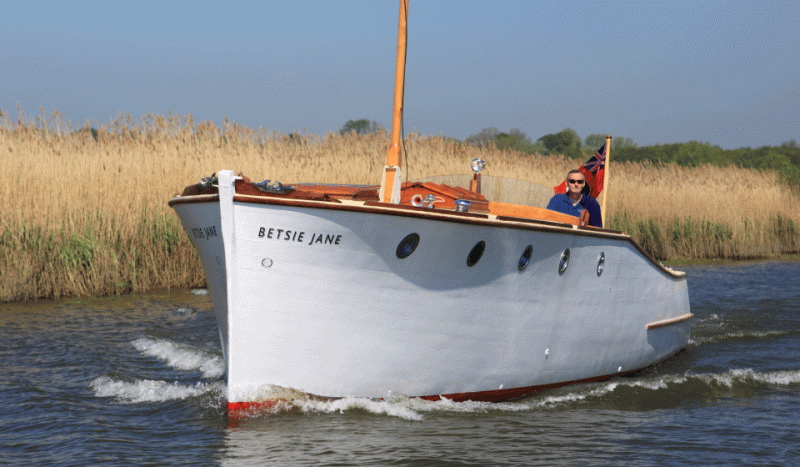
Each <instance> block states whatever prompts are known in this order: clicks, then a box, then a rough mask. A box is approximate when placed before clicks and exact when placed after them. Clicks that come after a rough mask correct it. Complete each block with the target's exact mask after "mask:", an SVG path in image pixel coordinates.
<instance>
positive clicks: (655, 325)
mask: <svg viewBox="0 0 800 467" xmlns="http://www.w3.org/2000/svg"><path fill="white" fill-rule="evenodd" d="M693 317H694V313H686V314H685V315H682V316H678V317H677V318H670V319H664V320H661V321H656V322H654V323H650V324H648V325H647V329H648V330H650V329H658V328H663V327H666V326H672V325H673V324H678V323H683V322H684V321H689V320H690V319H692V318H693Z"/></svg>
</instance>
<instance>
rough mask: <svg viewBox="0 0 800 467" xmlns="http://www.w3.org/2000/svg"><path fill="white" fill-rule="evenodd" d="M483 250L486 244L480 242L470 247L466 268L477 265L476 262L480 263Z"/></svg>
mask: <svg viewBox="0 0 800 467" xmlns="http://www.w3.org/2000/svg"><path fill="white" fill-rule="evenodd" d="M485 249H486V242H484V241H483V240H481V241H479V242H478V243H476V244H475V246H474V247H472V251H470V252H469V255H467V266H469V267H472V266H475V265H476V264H478V261H480V259H481V256H483V250H485Z"/></svg>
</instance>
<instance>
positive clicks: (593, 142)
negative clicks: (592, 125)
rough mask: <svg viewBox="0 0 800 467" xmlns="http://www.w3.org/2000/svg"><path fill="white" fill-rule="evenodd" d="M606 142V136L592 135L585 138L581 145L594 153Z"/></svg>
mask: <svg viewBox="0 0 800 467" xmlns="http://www.w3.org/2000/svg"><path fill="white" fill-rule="evenodd" d="M605 142H606V135H604V134H600V133H593V134H591V135H589V136H587V137H586V139H584V140H583V145H584V146H585V147H587V148H590V149H592V150H594V151H596V150H598V149H600V146H602V145H603V144H605Z"/></svg>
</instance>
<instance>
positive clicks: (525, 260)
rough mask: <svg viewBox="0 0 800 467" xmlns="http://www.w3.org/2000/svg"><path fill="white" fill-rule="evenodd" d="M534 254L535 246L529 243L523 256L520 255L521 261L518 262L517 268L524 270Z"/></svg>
mask: <svg viewBox="0 0 800 467" xmlns="http://www.w3.org/2000/svg"><path fill="white" fill-rule="evenodd" d="M532 254H533V247H532V246H530V245H528V246H527V248H525V251H523V252H522V256H520V257H519V263H518V264H517V269H519V270H520V271H524V270H525V268H527V267H528V264H530V262H531V255H532Z"/></svg>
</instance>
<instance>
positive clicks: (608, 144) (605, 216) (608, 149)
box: [600, 135, 611, 224]
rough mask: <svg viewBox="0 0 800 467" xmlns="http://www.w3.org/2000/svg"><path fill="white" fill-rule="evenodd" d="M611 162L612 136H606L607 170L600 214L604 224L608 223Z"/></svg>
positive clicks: (604, 176) (604, 175)
mask: <svg viewBox="0 0 800 467" xmlns="http://www.w3.org/2000/svg"><path fill="white" fill-rule="evenodd" d="M610 162H611V136H610V135H606V161H605V168H604V169H603V170H604V172H603V206H602V208H601V209H600V212H601V213H602V216H603V221H604V222H603V224H607V223H608V220H609V218H608V212H607V211H606V200H607V199H608V189H607V188H606V187H607V186H608V165H609V163H610Z"/></svg>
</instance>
